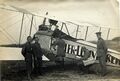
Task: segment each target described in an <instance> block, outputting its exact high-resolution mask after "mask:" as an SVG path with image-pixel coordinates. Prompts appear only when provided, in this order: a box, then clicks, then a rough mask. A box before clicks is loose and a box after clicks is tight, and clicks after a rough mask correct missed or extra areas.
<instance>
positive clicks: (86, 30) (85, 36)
mask: <svg viewBox="0 0 120 81" xmlns="http://www.w3.org/2000/svg"><path fill="white" fill-rule="evenodd" d="M88 27H89V26H87V29H86V34H85V40H86V39H87V33H88Z"/></svg>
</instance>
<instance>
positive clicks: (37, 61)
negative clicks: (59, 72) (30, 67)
mask: <svg viewBox="0 0 120 81" xmlns="http://www.w3.org/2000/svg"><path fill="white" fill-rule="evenodd" d="M34 40H35V43H34V44H33V46H32V48H33V57H34V69H35V73H39V74H40V75H41V74H42V70H41V69H42V56H43V53H42V50H41V46H40V44H39V42H38V41H39V39H38V37H35V39H34Z"/></svg>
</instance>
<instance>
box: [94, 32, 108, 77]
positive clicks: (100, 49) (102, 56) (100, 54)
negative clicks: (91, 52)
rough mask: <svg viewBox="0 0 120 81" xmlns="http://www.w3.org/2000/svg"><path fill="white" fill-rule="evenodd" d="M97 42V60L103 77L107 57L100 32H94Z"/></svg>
mask: <svg viewBox="0 0 120 81" xmlns="http://www.w3.org/2000/svg"><path fill="white" fill-rule="evenodd" d="M96 35H97V38H98V41H97V59H98V60H99V63H100V66H101V75H102V76H105V74H106V70H107V69H106V55H107V49H108V48H107V46H106V44H105V41H104V39H103V38H102V37H101V32H96Z"/></svg>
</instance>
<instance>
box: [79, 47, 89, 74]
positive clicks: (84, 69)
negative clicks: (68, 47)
mask: <svg viewBox="0 0 120 81" xmlns="http://www.w3.org/2000/svg"><path fill="white" fill-rule="evenodd" d="M81 49H82V53H84V55H83V56H82V57H81V58H80V60H79V61H78V63H77V65H78V66H79V69H80V70H81V72H80V74H84V72H87V71H88V68H87V66H85V64H84V61H86V60H88V58H89V57H90V55H91V54H90V51H89V50H88V49H87V48H86V47H84V46H83V47H82V48H81ZM88 67H89V66H88Z"/></svg>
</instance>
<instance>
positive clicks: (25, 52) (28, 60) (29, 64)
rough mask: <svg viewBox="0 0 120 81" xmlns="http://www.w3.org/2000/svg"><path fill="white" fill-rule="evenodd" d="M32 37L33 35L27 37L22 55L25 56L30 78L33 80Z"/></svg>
mask: <svg viewBox="0 0 120 81" xmlns="http://www.w3.org/2000/svg"><path fill="white" fill-rule="evenodd" d="M31 42H32V38H31V36H28V37H27V42H26V43H25V45H24V46H23V48H22V55H23V56H24V57H25V62H26V69H27V76H28V79H29V80H31V72H32V45H31Z"/></svg>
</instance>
